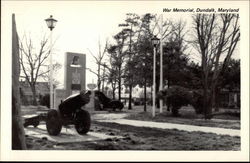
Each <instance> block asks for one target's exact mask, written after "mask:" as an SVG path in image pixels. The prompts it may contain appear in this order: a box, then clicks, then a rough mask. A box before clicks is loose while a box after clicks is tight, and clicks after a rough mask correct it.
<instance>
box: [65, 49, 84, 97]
mask: <svg viewBox="0 0 250 163" xmlns="http://www.w3.org/2000/svg"><path fill="white" fill-rule="evenodd" d="M85 85H86V56H85V54H81V53H71V52H67V53H66V58H65V82H64V86H65V96H66V97H68V96H70V95H72V94H75V93H78V92H80V91H81V90H85V89H86V88H85Z"/></svg>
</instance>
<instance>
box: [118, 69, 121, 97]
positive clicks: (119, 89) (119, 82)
mask: <svg viewBox="0 0 250 163" xmlns="http://www.w3.org/2000/svg"><path fill="white" fill-rule="evenodd" d="M118 99H119V100H121V67H119V79H118Z"/></svg>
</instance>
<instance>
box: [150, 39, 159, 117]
mask: <svg viewBox="0 0 250 163" xmlns="http://www.w3.org/2000/svg"><path fill="white" fill-rule="evenodd" d="M151 41H152V44H153V46H154V60H153V62H154V68H153V105H152V114H153V117H154V116H155V69H156V68H155V67H156V66H155V65H156V64H155V60H156V46H157V45H158V44H159V42H160V39H158V38H157V37H156V36H154V37H153V38H152V39H151Z"/></svg>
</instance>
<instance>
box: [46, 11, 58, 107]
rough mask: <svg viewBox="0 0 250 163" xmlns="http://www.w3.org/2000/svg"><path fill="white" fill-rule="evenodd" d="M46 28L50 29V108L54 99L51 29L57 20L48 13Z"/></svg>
mask: <svg viewBox="0 0 250 163" xmlns="http://www.w3.org/2000/svg"><path fill="white" fill-rule="evenodd" d="M45 21H46V23H47V26H48V28H49V29H50V66H49V67H50V71H49V72H50V108H51V109H52V108H53V107H54V100H53V64H52V52H51V51H52V30H53V28H55V26H56V22H57V20H56V19H54V18H53V16H52V15H50V17H49V18H47V19H45Z"/></svg>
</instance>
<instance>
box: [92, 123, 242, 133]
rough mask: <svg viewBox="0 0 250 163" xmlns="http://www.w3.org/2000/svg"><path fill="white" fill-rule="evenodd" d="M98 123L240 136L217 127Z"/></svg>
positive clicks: (233, 131) (231, 130) (236, 131)
mask: <svg viewBox="0 0 250 163" xmlns="http://www.w3.org/2000/svg"><path fill="white" fill-rule="evenodd" d="M97 121H99V122H110V123H118V124H123V125H131V126H136V127H151V128H160V129H177V130H184V131H188V132H194V131H200V132H205V133H214V134H219V135H230V136H240V130H236V129H225V128H218V127H205V126H194V125H183V124H174V123H165V122H164V123H163V122H150V121H138V120H128V119H102V120H101V119H99V120H98V119H97Z"/></svg>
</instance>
